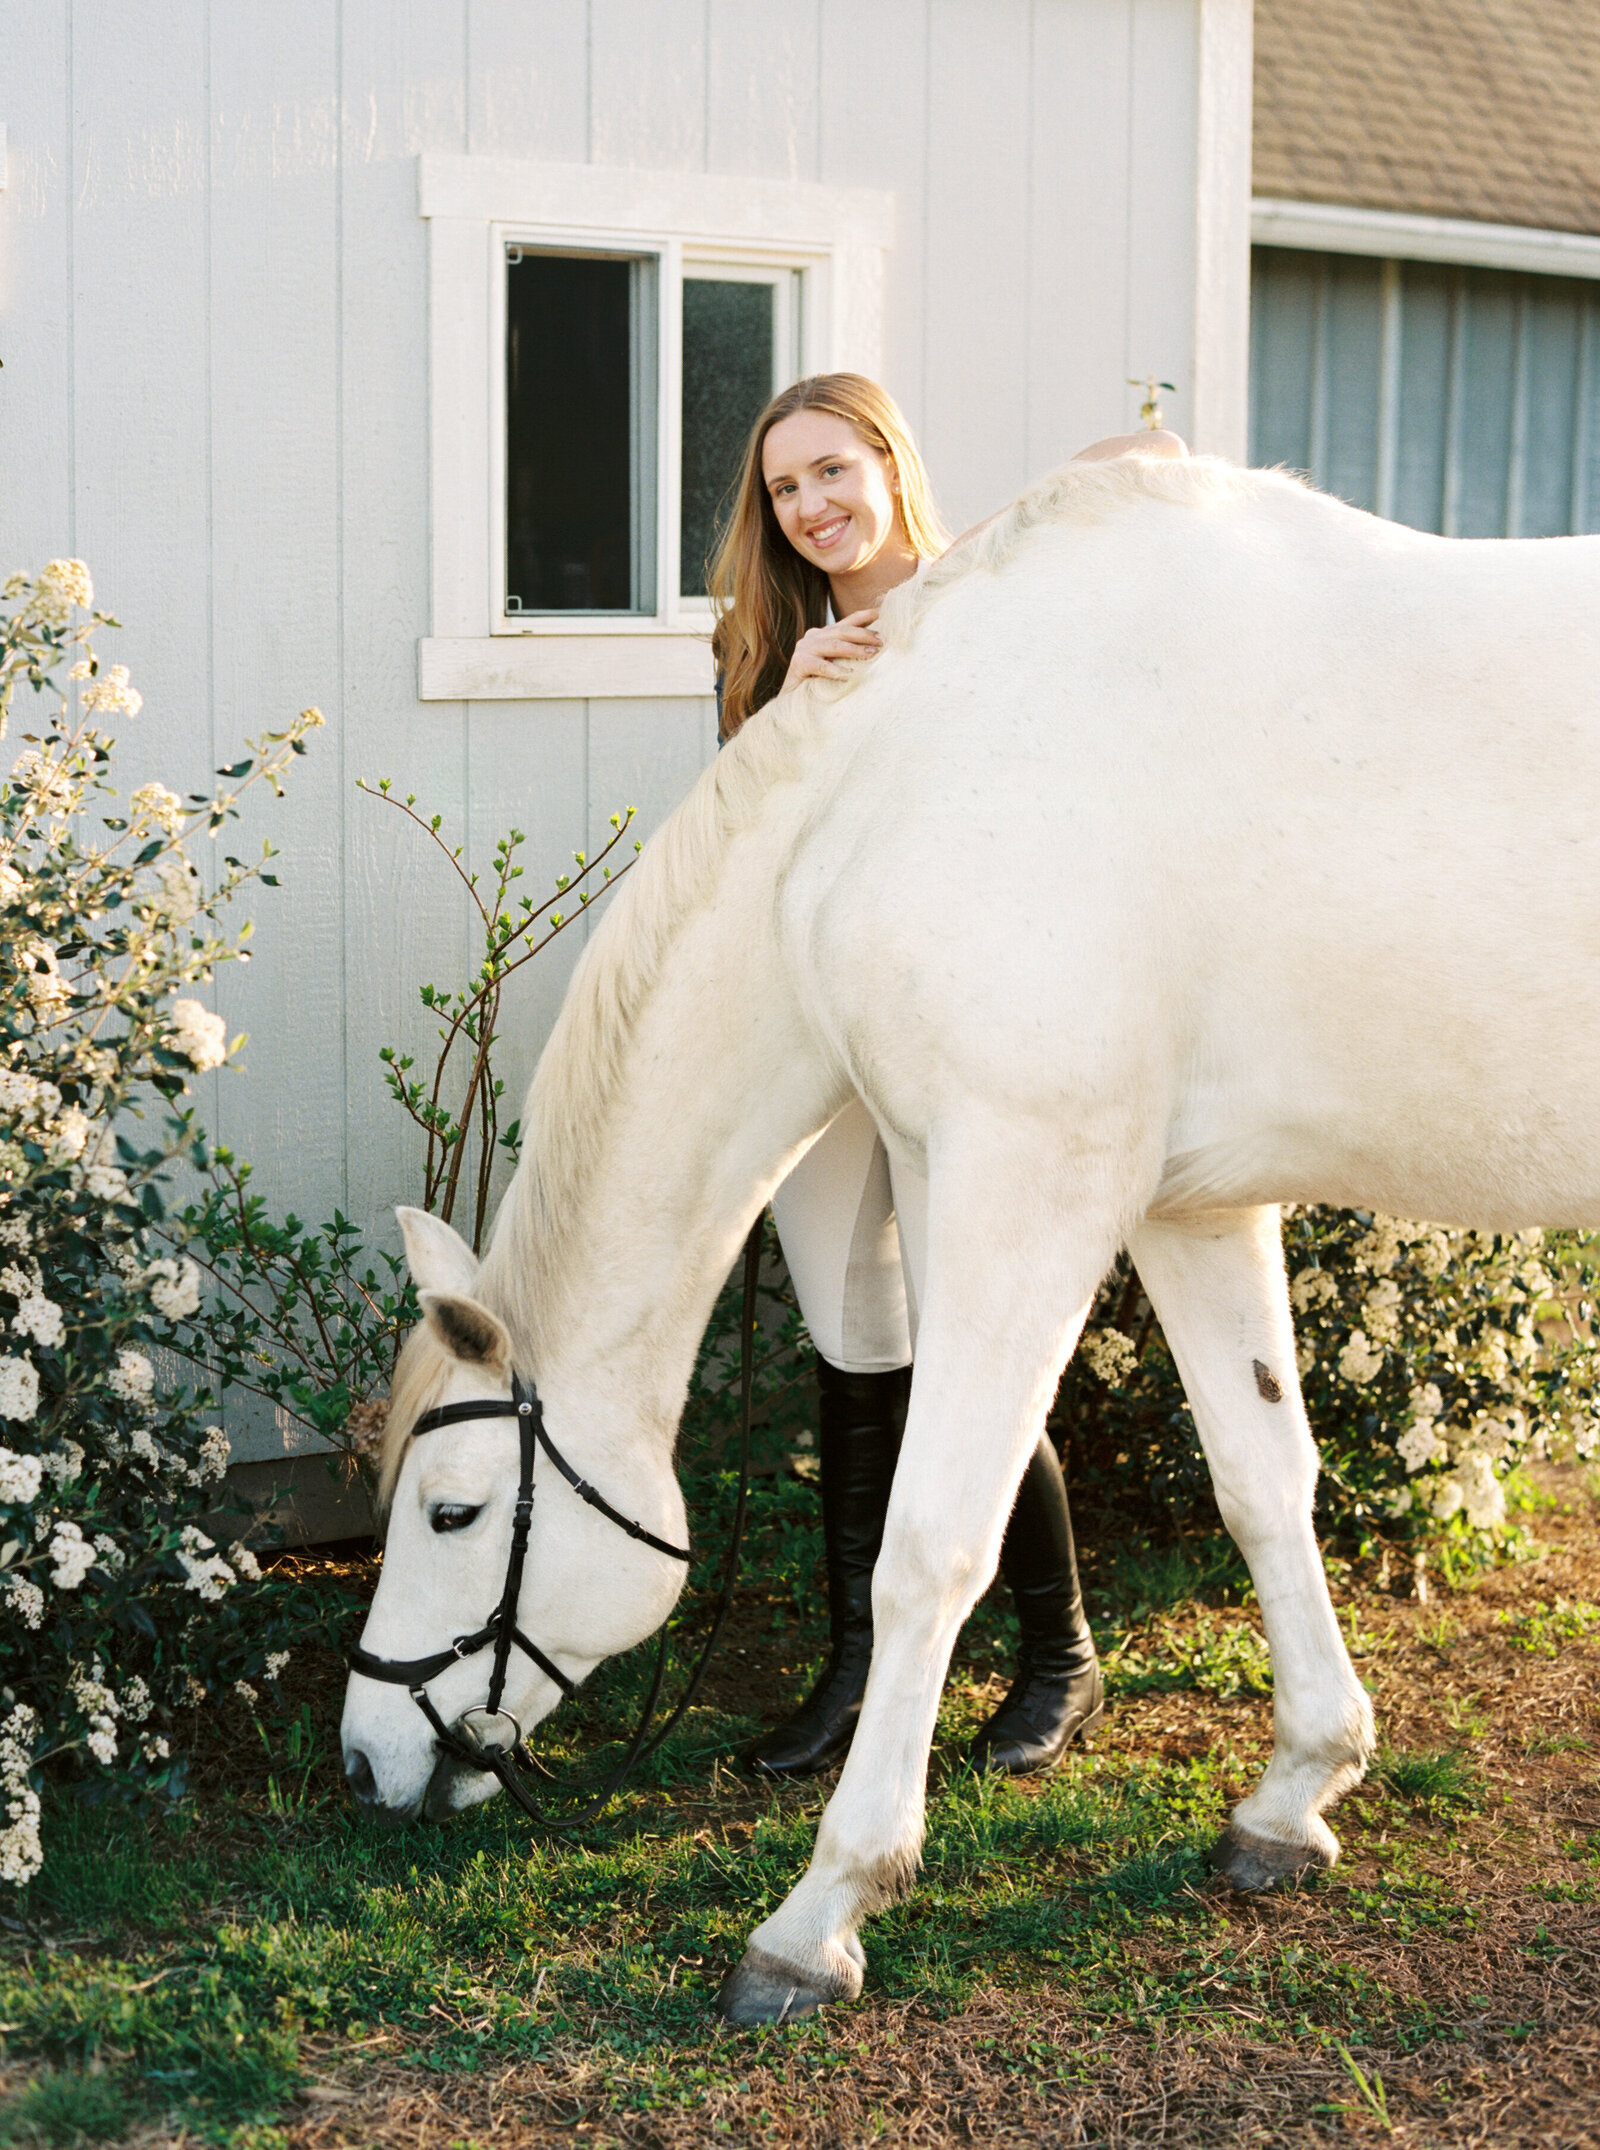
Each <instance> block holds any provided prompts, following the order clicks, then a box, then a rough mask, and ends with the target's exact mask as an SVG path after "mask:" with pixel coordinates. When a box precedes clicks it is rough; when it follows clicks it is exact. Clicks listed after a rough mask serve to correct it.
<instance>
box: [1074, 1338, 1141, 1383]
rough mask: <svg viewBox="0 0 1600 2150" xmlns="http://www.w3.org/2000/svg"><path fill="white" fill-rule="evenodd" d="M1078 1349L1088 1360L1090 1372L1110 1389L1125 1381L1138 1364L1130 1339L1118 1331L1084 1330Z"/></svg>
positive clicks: (1137, 1357) (1137, 1356)
mask: <svg viewBox="0 0 1600 2150" xmlns="http://www.w3.org/2000/svg"><path fill="white" fill-rule="evenodd" d="M1078 1349H1079V1350H1080V1351H1081V1352H1082V1353H1083V1355H1084V1357H1085V1358H1086V1359H1087V1360H1088V1362H1089V1368H1090V1371H1091V1372H1092V1373H1093V1374H1094V1375H1095V1376H1096V1378H1097V1379H1098V1380H1101V1381H1104V1382H1105V1383H1106V1384H1107V1386H1108V1387H1110V1388H1116V1387H1117V1385H1118V1384H1119V1383H1120V1382H1123V1381H1125V1380H1126V1379H1127V1378H1128V1376H1129V1374H1131V1373H1132V1372H1133V1369H1134V1368H1135V1367H1136V1366H1137V1365H1138V1363H1139V1354H1138V1352H1137V1351H1136V1350H1135V1349H1134V1346H1133V1340H1132V1338H1131V1337H1126V1336H1124V1335H1123V1333H1122V1331H1121V1330H1120V1329H1085V1330H1084V1332H1083V1338H1082V1341H1081V1342H1080V1344H1079V1346H1078Z"/></svg>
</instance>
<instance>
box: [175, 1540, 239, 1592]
mask: <svg viewBox="0 0 1600 2150" xmlns="http://www.w3.org/2000/svg"><path fill="white" fill-rule="evenodd" d="M216 1550H217V1548H216V1544H215V1542H214V1541H213V1540H212V1539H210V1538H208V1537H207V1536H206V1534H205V1532H204V1531H203V1530H197V1529H196V1528H195V1526H194V1525H193V1524H192V1523H191V1524H190V1525H189V1527H188V1529H187V1530H185V1531H184V1533H183V1539H182V1543H181V1545H180V1546H179V1548H178V1564H179V1566H180V1567H181V1568H182V1569H183V1574H184V1584H183V1587H184V1589H185V1590H193V1591H196V1592H198V1594H199V1595H200V1596H201V1597H202V1598H203V1599H205V1600H206V1601H207V1603H210V1604H215V1603H216V1601H217V1599H219V1598H221V1597H223V1596H225V1595H226V1593H227V1591H228V1590H229V1589H230V1588H231V1587H232V1585H233V1584H234V1583H235V1582H237V1581H238V1577H237V1576H236V1575H235V1574H234V1572H233V1570H232V1568H230V1567H229V1566H228V1563H227V1562H226V1561H225V1560H219V1559H217V1558H215V1557H214V1556H215V1554H216ZM207 1556H213V1557H207Z"/></svg>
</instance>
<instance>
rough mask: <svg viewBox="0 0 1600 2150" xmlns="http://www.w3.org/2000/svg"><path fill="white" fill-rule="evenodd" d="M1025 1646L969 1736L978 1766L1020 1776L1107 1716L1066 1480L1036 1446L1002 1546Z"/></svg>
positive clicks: (1047, 1452) (1050, 1455)
mask: <svg viewBox="0 0 1600 2150" xmlns="http://www.w3.org/2000/svg"><path fill="white" fill-rule="evenodd" d="M1000 1572H1001V1574H1002V1575H1003V1576H1004V1577H1005V1579H1006V1581H1007V1583H1009V1585H1010V1586H1011V1595H1012V1597H1013V1598H1014V1599H1015V1601H1016V1607H1017V1618H1018V1620H1019V1621H1020V1622H1021V1624H1022V1648H1021V1651H1020V1652H1019V1653H1018V1660H1017V1676H1016V1678H1015V1680H1014V1681H1013V1682H1012V1684H1011V1692H1010V1693H1009V1694H1008V1695H1007V1696H1006V1698H1005V1700H1004V1701H1003V1702H1002V1703H1001V1705H1000V1707H999V1708H998V1709H997V1710H996V1711H995V1713H994V1715H993V1716H992V1717H991V1718H990V1719H989V1722H988V1723H987V1724H986V1725H984V1726H983V1727H982V1728H981V1729H980V1730H979V1732H978V1734H977V1736H976V1738H975V1739H974V1740H973V1742H972V1749H971V1752H972V1759H973V1761H974V1762H976V1763H977V1765H978V1767H979V1768H980V1769H995V1770H1004V1771H1005V1772H1006V1774H1007V1775H1008V1776H1012V1777H1026V1776H1030V1775H1032V1773H1033V1772H1034V1771H1035V1770H1042V1769H1053V1768H1054V1767H1055V1765H1056V1763H1057V1762H1059V1761H1060V1759H1061V1757H1062V1755H1063V1754H1065V1753H1066V1751H1067V1748H1068V1747H1069V1746H1070V1745H1071V1743H1072V1741H1073V1740H1074V1739H1075V1738H1077V1736H1078V1735H1079V1734H1080V1733H1082V1732H1088V1731H1092V1730H1093V1729H1094V1727H1095V1726H1096V1725H1097V1724H1098V1723H1099V1722H1100V1720H1101V1718H1102V1717H1103V1716H1104V1715H1105V1692H1104V1689H1103V1687H1102V1686H1101V1681H1100V1666H1099V1662H1098V1660H1097V1659H1096V1657H1095V1654H1094V1637H1093V1636H1092V1635H1091V1634H1090V1632H1089V1623H1088V1621H1087V1620H1086V1619H1085V1618H1084V1612H1083V1593H1082V1591H1081V1590H1080V1589H1079V1587H1078V1554H1077V1548H1076V1546H1074V1544H1073V1542H1072V1514H1071V1511H1070V1509H1069V1508H1068V1506H1067V1486H1066V1480H1065V1478H1064V1477H1063V1476H1062V1472H1061V1465H1060V1464H1059V1463H1058V1462H1057V1461H1056V1453H1055V1450H1054V1449H1053V1448H1052V1447H1051V1445H1050V1442H1049V1440H1048V1439H1041V1440H1040V1443H1039V1446H1038V1447H1037V1448H1036V1449H1035V1451H1034V1453H1033V1458H1032V1460H1031V1461H1030V1463H1029V1465H1028V1468H1027V1470H1026V1472H1025V1473H1024V1474H1023V1480H1022V1484H1021V1486H1020V1487H1019V1489H1018V1492H1017V1504H1016V1506H1015V1507H1014V1508H1013V1509H1012V1511H1011V1521H1010V1522H1009V1523H1008V1524H1007V1525H1006V1535H1005V1542H1004V1544H1003V1545H1002V1546H1001V1548H1000Z"/></svg>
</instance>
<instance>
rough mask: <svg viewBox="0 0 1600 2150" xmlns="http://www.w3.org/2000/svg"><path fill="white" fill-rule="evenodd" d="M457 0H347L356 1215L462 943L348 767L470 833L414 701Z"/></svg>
mask: <svg viewBox="0 0 1600 2150" xmlns="http://www.w3.org/2000/svg"><path fill="white" fill-rule="evenodd" d="M464 61H465V52H464V41H463V35H462V16H461V12H460V10H458V9H445V8H441V7H438V6H435V5H433V4H431V0H343V4H342V9H341V39H340V85H339V102H340V114H341V144H342V148H341V187H340V262H341V280H340V322H341V331H340V336H341V362H340V377H341V389H340V398H341V412H342V420H341V425H342V435H343V457H344V478H343V491H342V502H343V534H342V543H341V561H342V577H343V604H342V608H341V616H342V621H343V664H342V672H341V685H342V703H343V710H342V722H341V725H340V732H339V741H338V745H339V758H338V782H339V786H340V794H341V798H342V800H343V804H344V819H345V839H344V846H343V861H344V909H345V1033H344V1057H345V1115H344V1118H345V1129H346V1143H347V1155H348V1165H347V1172H348V1180H349V1190H350V1213H351V1214H352V1215H353V1216H354V1217H356V1218H357V1219H358V1220H360V1221H361V1222H362V1223H372V1224H374V1225H376V1226H377V1227H378V1229H380V1230H383V1231H385V1232H386V1233H392V1230H393V1222H392V1218H391V1217H390V1216H389V1215H388V1214H387V1213H388V1212H389V1211H390V1210H391V1208H392V1206H393V1204H394V1203H395V1202H396V1201H401V1200H406V1199H410V1198H411V1193H412V1190H416V1189H418V1180H417V1164H416V1157H417V1145H416V1144H415V1143H414V1142H413V1140H412V1139H411V1131H410V1129H409V1127H408V1125H407V1123H406V1121H405V1119H404V1117H403V1116H402V1114H401V1112H400V1110H399V1108H398V1107H397V1106H396V1105H394V1104H393V1102H392V1101H391V1100H390V1098H389V1096H388V1093H387V1089H386V1086H385V1083H384V1079H383V1070H382V1068H381V1066H380V1064H379V1061H378V1057H377V1055H378V1048H379V1046H380V1045H383V1044H394V1045H397V1046H399V1047H401V1048H403V1049H409V1050H414V1051H416V1052H417V1053H418V1056H419V1058H420V1056H421V1054H422V1052H424V1051H425V1050H426V1049H427V1044H428V1042H429V1038H430V1027H429V1026H428V1024H427V1023H426V1021H425V1019H424V1017H423V1015H422V1011H421V1010H420V1009H419V1008H418V1006H417V987H418V984H419V983H420V982H422V981H423V980H425V979H426V980H429V981H431V982H433V983H435V984H438V985H441V986H444V985H447V984H454V983H455V982H456V981H458V980H460V979H462V978H464V977H465V976H466V973H467V967H468V964H469V962H470V960H471V955H472V941H471V936H470V934H469V931H468V927H467V921H466V918H465V915H464V913H463V911H462V908H461V906H460V905H459V904H457V903H456V902H455V900H454V898H453V895H450V894H447V893H446V892H445V891H444V889H443V887H442V883H441V878H440V874H439V870H438V867H437V865H436V863H435V861H434V860H433V859H432V858H431V857H430V856H429V855H428V849H427V846H426V845H425V844H424V843H423V842H422V841H421V840H420V837H419V834H418V832H417V831H415V830H413V829H411V828H409V827H407V826H406V825H405V824H404V822H403V821H402V820H401V818H400V816H399V815H398V814H396V813H395V812H394V811H393V810H392V809H390V808H387V807H384V806H381V805H379V804H378V802H377V801H376V800H373V799H368V798H364V797H362V796H361V795H360V794H359V793H358V792H357V791H356V790H355V788H354V786H355V783H356V780H357V778H358V777H365V778H367V779H368V780H376V779H377V778H379V777H382V776H388V777H392V778H393V779H394V784H395V789H396V790H397V791H399V792H400V793H402V794H403V793H405V792H408V791H412V792H415V793H416V794H417V797H418V801H419V804H422V805H425V806H427V807H428V808H429V809H430V810H431V811H435V812H438V813H441V814H442V815H443V816H444V817H445V824H444V825H445V827H446V829H448V830H451V831H452V832H453V833H452V836H451V841H452V842H456V843H460V842H464V841H465V838H466V833H467V832H466V820H467V813H466V808H467V799H466V774H467V712H466V710H465V709H464V708H463V707H462V706H461V705H460V704H452V703H443V704H429V705H428V706H427V707H426V708H424V707H423V706H422V705H421V704H420V703H419V702H418V701H417V698H416V640H415V638H416V636H417V634H418V632H419V627H418V623H419V622H420V621H423V620H426V619H427V617H428V465H427V439H428V397H427V366H428V354H427V341H426V337H425V335H424V334H419V333H418V329H417V324H418V323H420V322H423V321H425V320H426V318H427V289H428V272H427V246H426V228H425V226H424V225H423V223H422V221H421V219H420V218H419V217H418V216H417V213H416V168H415V163H414V159H415V158H416V156H417V154H418V152H419V151H422V150H459V149H460V148H461V146H462V143H463V141H464V139H465V132H466V126H465V121H466V112H465V104H466V98H465V83H464Z"/></svg>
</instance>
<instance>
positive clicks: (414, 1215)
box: [395, 1209, 478, 1292]
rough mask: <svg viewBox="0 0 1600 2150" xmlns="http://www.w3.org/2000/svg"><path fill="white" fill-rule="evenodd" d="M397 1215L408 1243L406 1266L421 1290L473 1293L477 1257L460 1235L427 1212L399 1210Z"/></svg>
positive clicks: (401, 1231) (402, 1235)
mask: <svg viewBox="0 0 1600 2150" xmlns="http://www.w3.org/2000/svg"><path fill="white" fill-rule="evenodd" d="M395 1215H396V1217H397V1218H398V1219H399V1220H400V1234H401V1237H402V1238H403V1239H404V1241H405V1243H406V1266H407V1267H408V1268H409V1269H410V1271H411V1274H412V1277H413V1278H414V1279H415V1281H416V1286H417V1289H418V1291H448V1292H469V1291H471V1289H472V1283H473V1279H474V1278H475V1277H476V1276H477V1274H478V1257H477V1256H476V1255H475V1254H474V1253H473V1251H472V1249H471V1248H470V1247H469V1246H468V1245H467V1243H466V1241H465V1240H464V1239H463V1238H462V1237H461V1234H460V1233H459V1232H453V1231H452V1230H451V1229H450V1227H449V1225H448V1224H446V1223H445V1222H444V1220H443V1218H441V1217H430V1216H429V1215H428V1212H427V1211H426V1210H425V1209H397V1210H396V1211H395Z"/></svg>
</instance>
